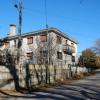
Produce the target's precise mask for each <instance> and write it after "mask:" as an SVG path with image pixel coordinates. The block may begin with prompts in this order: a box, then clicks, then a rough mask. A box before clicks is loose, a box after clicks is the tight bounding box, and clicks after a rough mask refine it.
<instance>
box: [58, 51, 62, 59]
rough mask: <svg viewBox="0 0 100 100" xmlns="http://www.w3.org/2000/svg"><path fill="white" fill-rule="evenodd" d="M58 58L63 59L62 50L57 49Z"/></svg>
mask: <svg viewBox="0 0 100 100" xmlns="http://www.w3.org/2000/svg"><path fill="white" fill-rule="evenodd" d="M57 58H58V59H62V52H59V51H57Z"/></svg>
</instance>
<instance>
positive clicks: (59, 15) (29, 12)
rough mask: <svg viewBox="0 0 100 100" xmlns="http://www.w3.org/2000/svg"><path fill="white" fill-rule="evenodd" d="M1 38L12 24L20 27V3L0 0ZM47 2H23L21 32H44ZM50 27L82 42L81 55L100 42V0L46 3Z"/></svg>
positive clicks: (12, 0)
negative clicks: (16, 5)
mask: <svg viewBox="0 0 100 100" xmlns="http://www.w3.org/2000/svg"><path fill="white" fill-rule="evenodd" d="M0 1H1V2H0V38H2V37H5V36H7V33H8V32H9V24H11V23H13V24H16V25H17V29H18V11H17V9H16V8H14V4H16V3H18V1H19V0H0ZM44 1H45V0H23V23H22V25H23V26H22V32H23V33H24V32H30V31H34V30H38V29H43V28H45V13H44ZM47 16H48V25H49V27H56V28H58V29H59V30H61V31H63V32H65V33H66V34H68V35H69V36H71V37H73V38H75V39H77V40H78V41H79V45H78V52H81V51H82V50H84V49H86V48H89V47H91V46H93V45H94V42H95V40H96V39H98V38H100V0H82V3H81V4H80V0H47Z"/></svg>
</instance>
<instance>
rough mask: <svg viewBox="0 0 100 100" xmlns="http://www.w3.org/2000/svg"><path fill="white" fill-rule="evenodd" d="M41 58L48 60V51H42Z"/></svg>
mask: <svg viewBox="0 0 100 100" xmlns="http://www.w3.org/2000/svg"><path fill="white" fill-rule="evenodd" d="M40 56H41V57H42V58H47V56H48V52H47V50H45V51H40Z"/></svg>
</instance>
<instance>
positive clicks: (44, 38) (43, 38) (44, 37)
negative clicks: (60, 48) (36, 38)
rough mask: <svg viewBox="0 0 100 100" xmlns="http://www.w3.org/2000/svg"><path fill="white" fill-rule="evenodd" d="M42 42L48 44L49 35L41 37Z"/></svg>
mask: <svg viewBox="0 0 100 100" xmlns="http://www.w3.org/2000/svg"><path fill="white" fill-rule="evenodd" d="M41 42H47V34H44V35H41Z"/></svg>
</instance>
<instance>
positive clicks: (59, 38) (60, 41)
mask: <svg viewBox="0 0 100 100" xmlns="http://www.w3.org/2000/svg"><path fill="white" fill-rule="evenodd" d="M57 43H58V44H61V43H62V39H61V37H60V36H57Z"/></svg>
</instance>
